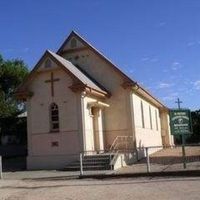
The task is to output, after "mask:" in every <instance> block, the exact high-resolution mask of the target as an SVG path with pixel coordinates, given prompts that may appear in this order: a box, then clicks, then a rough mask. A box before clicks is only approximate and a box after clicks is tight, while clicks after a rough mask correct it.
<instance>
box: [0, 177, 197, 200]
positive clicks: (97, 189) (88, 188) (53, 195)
mask: <svg viewBox="0 0 200 200" xmlns="http://www.w3.org/2000/svg"><path fill="white" fill-rule="evenodd" d="M199 188H200V177H196V178H194V177H193V178H189V177H187V178H182V177H179V178H126V179H105V180H93V179H83V180H62V179H58V180H56V179H42V180H1V181H0V200H49V199H51V200H64V199H65V200H72V199H73V200H75V199H76V200H77V199H79V200H83V199H84V200H85V199H87V200H95V199H96V200H97V199H101V200H103V199H109V200H112V199H115V200H120V199H123V200H129V199H130V200H133V199H137V200H140V199H141V200H147V199H148V200H165V199H166V200H168V199H170V200H173V199H176V200H179V199H180V200H183V199H184V200H187V199H190V200H195V199H198V200H199V199H200V189H199Z"/></svg>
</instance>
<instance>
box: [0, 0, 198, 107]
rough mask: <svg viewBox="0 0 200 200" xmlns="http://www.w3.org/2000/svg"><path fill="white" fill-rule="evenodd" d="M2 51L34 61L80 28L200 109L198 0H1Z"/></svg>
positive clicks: (154, 83)
mask: <svg viewBox="0 0 200 200" xmlns="http://www.w3.org/2000/svg"><path fill="white" fill-rule="evenodd" d="M0 10H1V12H0V36H1V37H0V53H1V54H2V55H3V57H4V58H6V59H10V58H21V59H23V60H24V61H25V62H26V63H27V64H28V65H29V67H30V69H31V68H32V67H33V66H34V65H35V63H36V62H37V61H38V59H39V58H40V57H41V55H42V54H43V52H44V51H45V50H46V49H50V50H53V51H56V50H57V49H58V48H59V46H60V45H61V44H62V42H63V41H64V39H65V38H66V36H67V35H68V34H69V33H70V32H71V30H75V31H77V32H78V33H79V34H81V35H82V36H83V37H84V38H85V39H87V40H88V41H89V42H90V43H92V44H93V45H94V46H95V47H96V48H97V49H99V50H100V51H101V52H103V53H104V54H105V55H106V56H107V57H109V58H110V59H111V60H112V61H113V62H114V63H116V64H117V65H118V66H120V68H121V69H122V70H123V71H125V72H126V73H127V74H128V75H129V76H130V77H132V78H133V79H135V80H137V81H138V82H139V83H141V84H143V85H144V86H145V87H146V88H147V89H148V90H149V91H151V93H152V94H154V95H155V96H156V97H158V98H159V99H160V100H161V101H162V102H164V103H165V104H166V105H167V106H169V107H176V105H175V103H174V102H175V100H176V98H177V97H179V98H180V99H181V100H182V101H183V104H182V106H183V107H187V108H190V109H192V110H194V109H199V108H200V101H199V99H200V1H199V0H167V1H166V0H124V1H121V0H84V1H82V0H71V1H70V0H18V1H14V0H1V1H0Z"/></svg>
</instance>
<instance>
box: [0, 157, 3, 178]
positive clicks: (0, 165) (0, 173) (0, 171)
mask: <svg viewBox="0 0 200 200" xmlns="http://www.w3.org/2000/svg"><path fill="white" fill-rule="evenodd" d="M2 168H3V167H2V157H1V156H0V179H3V173H2Z"/></svg>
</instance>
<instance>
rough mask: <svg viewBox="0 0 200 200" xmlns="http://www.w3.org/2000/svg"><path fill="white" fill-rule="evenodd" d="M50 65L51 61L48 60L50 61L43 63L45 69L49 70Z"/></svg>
mask: <svg viewBox="0 0 200 200" xmlns="http://www.w3.org/2000/svg"><path fill="white" fill-rule="evenodd" d="M51 65H52V63H51V60H50V59H47V60H46V61H45V64H44V66H45V68H50V67H51Z"/></svg>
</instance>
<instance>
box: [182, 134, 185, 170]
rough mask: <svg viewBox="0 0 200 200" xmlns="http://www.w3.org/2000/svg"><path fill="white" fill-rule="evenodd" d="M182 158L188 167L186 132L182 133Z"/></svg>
mask: <svg viewBox="0 0 200 200" xmlns="http://www.w3.org/2000/svg"><path fill="white" fill-rule="evenodd" d="M182 159H183V168H184V169H186V156H185V135H184V134H182Z"/></svg>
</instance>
